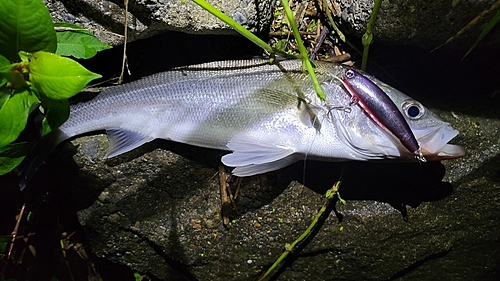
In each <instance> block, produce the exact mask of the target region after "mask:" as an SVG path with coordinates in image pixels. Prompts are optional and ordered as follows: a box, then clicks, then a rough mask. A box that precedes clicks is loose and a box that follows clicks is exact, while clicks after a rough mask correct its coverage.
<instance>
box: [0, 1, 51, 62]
mask: <svg viewBox="0 0 500 281" xmlns="http://www.w3.org/2000/svg"><path fill="white" fill-rule="evenodd" d="M0 26H1V27H2V32H0V53H1V54H2V55H3V56H5V57H6V58H7V59H9V60H10V61H18V60H19V56H18V53H19V51H27V52H36V51H47V52H55V51H56V48H57V38H56V32H55V30H54V24H53V23H52V18H51V17H50V14H49V11H48V10H47V8H46V7H45V4H44V3H43V2H42V1H41V0H1V1H0Z"/></svg>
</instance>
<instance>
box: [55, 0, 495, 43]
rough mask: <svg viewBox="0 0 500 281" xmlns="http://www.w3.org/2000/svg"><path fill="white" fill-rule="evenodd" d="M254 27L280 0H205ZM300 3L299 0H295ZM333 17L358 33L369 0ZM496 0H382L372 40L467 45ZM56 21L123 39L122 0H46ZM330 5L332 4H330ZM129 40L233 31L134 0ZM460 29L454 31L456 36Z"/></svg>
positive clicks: (341, 4)
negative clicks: (170, 32)
mask: <svg viewBox="0 0 500 281" xmlns="http://www.w3.org/2000/svg"><path fill="white" fill-rule="evenodd" d="M209 2H210V3H211V4H212V5H213V6H215V7H216V8H218V9H219V10H221V11H223V12H224V13H225V14H226V15H228V16H229V17H231V18H233V19H234V20H235V21H237V22H238V23H240V24H242V25H243V26H245V27H246V28H248V29H249V30H251V31H252V32H266V28H267V27H268V26H269V25H270V22H271V20H272V17H273V12H274V10H275V7H276V5H277V3H278V2H279V1H275V0H269V1H267V0H266V1H249V0H241V1H236V0H235V1H218V0H216V1H209ZM299 2H300V1H299ZM332 2H333V3H335V4H334V5H335V7H336V12H335V13H336V14H337V15H338V18H336V20H337V21H338V23H340V26H341V29H342V31H343V32H345V33H346V34H348V35H350V36H353V37H356V38H358V39H357V40H359V38H361V36H362V35H363V33H364V32H365V30H366V26H367V24H368V21H369V18H370V14H371V11H372V8H373V3H374V1H373V0H361V1H353V0H335V1H332ZM495 2H496V1H494V0H489V1H475V0H455V1H427V0H418V1H382V5H381V8H380V12H379V14H378V18H377V22H376V25H375V29H374V36H375V37H374V39H375V40H376V41H377V42H383V43H385V44H390V45H394V46H399V45H409V46H414V47H421V48H429V49H434V48H436V47H438V46H439V45H441V44H443V43H444V42H445V41H446V40H448V39H450V38H452V37H454V38H453V40H452V41H451V42H450V43H449V44H447V46H446V47H447V48H450V47H451V48H455V49H462V50H463V49H465V50H466V49H468V48H469V47H470V46H471V44H472V42H474V41H475V40H476V39H477V37H478V36H479V34H480V33H481V31H482V28H483V27H484V26H485V25H486V24H487V23H488V21H490V20H491V19H492V18H493V16H494V14H495V13H496V10H498V3H496V4H495ZM46 4H47V6H48V8H49V10H50V12H51V15H52V17H53V18H54V21H56V22H69V23H74V24H78V25H80V26H82V27H84V28H87V29H89V30H92V31H93V32H94V33H95V34H96V36H97V37H99V38H100V39H101V40H103V41H104V42H107V43H109V44H111V45H119V44H122V43H123V38H122V36H121V35H120V34H123V29H124V28H123V26H124V16H123V15H124V13H125V10H124V8H123V2H122V1H107V0H105V1H100V0H99V1H98V0H58V1H46ZM332 7H334V6H332ZM128 12H129V13H128V17H129V18H128V27H129V32H128V36H129V41H131V40H136V39H141V38H142V39H143V38H148V37H151V36H153V35H156V34H159V33H163V32H166V31H181V32H186V33H196V34H218V35H221V34H233V35H234V34H236V33H235V32H234V31H233V30H232V29H231V28H229V27H228V26H227V25H226V24H224V23H223V22H221V21H220V20H219V19H217V18H216V17H215V16H212V15H211V14H209V13H208V12H207V11H205V10H203V9H202V8H200V7H198V6H197V5H196V4H194V2H192V1H177V0H151V1H143V0H133V1H129V8H128ZM458 33H459V34H458ZM457 34H458V35H457ZM498 43H500V30H499V29H498V28H496V29H493V30H492V32H491V34H490V35H489V36H488V37H486V38H485V39H484V40H483V42H482V45H490V46H493V45H497V44H498Z"/></svg>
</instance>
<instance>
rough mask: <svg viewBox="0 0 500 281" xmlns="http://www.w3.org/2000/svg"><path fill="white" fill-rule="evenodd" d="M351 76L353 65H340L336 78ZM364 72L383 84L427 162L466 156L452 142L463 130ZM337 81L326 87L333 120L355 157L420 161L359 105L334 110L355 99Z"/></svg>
mask: <svg viewBox="0 0 500 281" xmlns="http://www.w3.org/2000/svg"><path fill="white" fill-rule="evenodd" d="M348 75H350V74H349V68H346V67H340V73H336V77H342V78H341V79H347V78H349V77H348ZM363 75H365V76H366V77H367V78H368V79H370V80H371V81H372V82H374V83H375V84H376V85H377V86H378V87H380V89H382V90H383V91H384V92H385V93H386V94H387V96H388V97H389V98H390V99H391V100H392V102H393V103H394V104H395V105H396V107H397V108H398V109H399V111H400V112H401V114H402V115H403V117H404V118H405V120H406V122H407V123H408V125H409V127H410V129H411V131H412V132H413V135H414V136H415V138H416V139H417V142H418V144H419V145H420V148H421V152H422V154H423V156H424V157H425V159H426V160H427V161H440V160H445V159H454V158H460V157H463V156H465V153H466V151H465V149H464V148H463V147H461V146H458V145H453V144H450V143H449V142H450V141H451V140H452V139H453V138H455V137H456V136H457V135H458V133H459V132H458V131H457V130H455V129H454V128H453V127H452V126H451V124H450V123H448V122H445V121H443V120H442V119H441V118H439V117H438V116H437V115H436V114H434V113H433V112H431V111H430V110H429V109H428V108H426V107H425V106H424V105H423V104H422V103H420V102H419V101H417V100H415V99H413V98H411V97H409V96H407V95H405V94H404V93H402V92H400V91H399V90H397V89H395V88H393V87H391V86H389V85H387V84H385V83H384V82H381V81H380V80H378V79H376V78H374V77H373V76H370V75H368V74H364V73H363ZM333 80H336V83H335V84H336V85H335V86H332V87H328V86H327V87H326V90H329V92H330V93H333V94H332V96H330V97H327V99H328V98H329V99H330V101H331V102H330V105H329V106H327V107H328V108H329V109H328V112H329V115H330V120H331V123H333V124H334V126H335V128H336V131H337V132H340V133H339V134H338V136H339V139H340V140H341V141H342V142H343V143H344V144H345V145H346V146H347V147H349V148H350V150H351V151H352V154H353V155H354V156H353V157H352V158H353V159H359V160H361V159H362V160H376V159H400V160H403V161H417V160H416V159H415V154H414V153H412V152H410V151H408V149H406V148H405V147H404V146H403V145H402V144H401V142H400V141H399V140H398V139H397V138H396V137H395V136H394V135H393V134H391V133H390V132H388V131H387V130H385V129H384V128H382V127H381V126H380V125H379V124H376V123H375V122H373V120H371V119H370V118H369V117H368V116H367V114H366V112H364V111H363V110H362V109H361V108H360V107H359V106H357V105H352V106H350V107H349V108H348V109H349V110H347V111H346V110H345V109H341V110H336V109H334V110H332V108H338V106H337V107H336V106H332V104H339V103H340V104H346V103H349V99H351V98H350V95H348V94H347V91H346V90H345V88H344V86H343V85H342V83H341V82H340V81H339V80H340V79H333ZM337 82H338V83H337ZM331 85H334V83H332V84H331ZM339 88H341V89H342V90H339ZM327 102H328V101H327ZM351 104H352V101H351Z"/></svg>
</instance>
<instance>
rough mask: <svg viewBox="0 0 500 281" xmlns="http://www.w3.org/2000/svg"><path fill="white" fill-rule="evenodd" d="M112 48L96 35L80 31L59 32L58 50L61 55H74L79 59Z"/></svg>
mask: <svg viewBox="0 0 500 281" xmlns="http://www.w3.org/2000/svg"><path fill="white" fill-rule="evenodd" d="M109 48H111V46H109V45H108V44H104V43H102V42H101V41H99V39H97V38H96V37H95V36H94V35H91V34H87V33H83V32H80V31H63V32H57V52H56V54H58V55H61V56H73V57H75V58H78V59H88V58H91V57H93V56H95V55H96V54H97V52H99V51H102V50H106V49H109Z"/></svg>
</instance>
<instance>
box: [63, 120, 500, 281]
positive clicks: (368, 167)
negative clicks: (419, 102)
mask: <svg viewBox="0 0 500 281" xmlns="http://www.w3.org/2000/svg"><path fill="white" fill-rule="evenodd" d="M440 115H441V116H442V117H443V118H445V119H447V120H449V121H450V122H452V124H453V125H454V126H455V127H458V129H459V130H461V132H462V136H461V138H460V139H459V140H458V143H459V144H465V145H466V146H467V148H468V152H469V155H470V156H468V157H466V158H464V159H461V160H453V161H447V162H445V163H443V164H440V163H426V164H423V165H419V164H373V163H350V164H348V165H347V166H346V168H345V169H346V170H345V174H344V181H343V183H342V186H341V188H340V194H341V195H342V197H343V198H344V199H346V200H347V204H346V205H342V204H340V203H337V205H336V210H335V212H332V213H331V214H330V216H329V218H328V219H327V220H326V221H325V223H324V224H323V226H322V228H321V230H320V231H319V232H318V233H317V234H316V235H315V236H314V238H313V239H312V240H311V241H309V242H308V245H307V246H306V247H305V248H304V249H302V251H300V252H297V253H296V255H294V257H293V259H291V260H290V261H289V264H288V265H287V266H286V267H285V268H284V269H283V270H282V272H281V274H280V275H279V277H278V280H329V279H346V280H387V279H390V280H423V279H425V280H437V279H444V280H483V278H487V276H488V274H490V273H491V272H492V271H493V270H494V268H495V267H497V266H498V264H497V263H498V260H497V259H495V258H494V257H498V256H499V249H500V239H499V237H498V235H497V234H498V232H499V226H498V223H497V222H496V218H498V216H499V215H500V210H499V209H498V207H497V206H498V205H499V203H500V182H499V181H498V175H499V170H498V167H499V166H498V164H499V163H498V162H499V160H500V156H499V153H500V147H499V145H498V144H497V140H498V137H499V134H500V132H499V130H498V128H500V121H499V120H498V118H496V119H492V118H491V119H490V118H488V119H484V118H481V117H475V116H468V115H466V114H461V113H453V115H452V114H451V113H446V112H441V114H440ZM471 124H476V125H475V127H472V128H471V126H470V125H471ZM469 140H471V141H469ZM73 145H76V147H77V149H76V154H75V157H74V159H75V162H76V163H77V165H78V167H79V170H80V172H79V173H78V174H76V175H75V176H76V177H77V178H76V179H75V180H74V182H78V183H79V184H78V186H79V188H77V189H75V188H73V189H72V190H73V192H74V195H75V196H74V198H78V199H79V201H80V202H81V198H89V202H90V201H92V200H93V199H94V200H95V202H94V203H93V204H92V205H91V206H90V207H89V208H86V209H83V210H81V211H80V212H79V213H78V216H79V220H80V222H81V223H82V225H83V226H84V228H85V229H86V232H87V233H88V234H89V237H90V240H91V242H92V248H93V251H94V253H95V254H96V255H97V256H98V257H104V258H106V259H109V260H111V261H114V262H117V263H121V264H125V265H127V266H129V267H131V268H133V269H134V270H137V271H140V272H146V273H149V274H152V275H154V276H156V277H158V278H161V279H164V280H226V279H229V280H254V279H255V278H257V277H258V276H259V275H260V274H261V273H263V272H264V271H265V270H266V269H267V268H268V267H269V266H270V265H271V264H272V262H273V261H274V260H275V259H276V258H277V257H278V256H279V255H280V254H281V252H282V251H283V250H284V246H285V244H286V243H291V242H292V241H293V240H294V239H295V238H297V237H298V236H299V235H300V234H301V233H302V232H303V231H304V230H305V229H306V228H307V226H308V225H309V223H310V221H311V220H312V217H313V216H314V214H315V213H316V211H317V209H318V208H319V207H320V206H321V205H322V203H323V201H324V198H323V196H322V194H324V192H325V191H326V189H328V188H329V187H330V186H331V185H332V184H333V183H334V182H335V180H336V179H337V178H338V177H339V175H340V171H341V170H342V168H343V166H344V165H343V164H338V163H337V164H336V163H316V162H312V161H308V162H306V169H305V170H304V169H303V165H304V164H303V163H302V162H301V163H298V164H295V165H293V166H291V167H289V168H287V169H285V170H283V171H279V172H275V173H270V174H268V175H267V182H266V181H262V179H261V178H259V177H251V178H248V179H244V181H243V184H242V186H241V188H240V191H239V192H240V195H239V198H238V199H237V206H238V210H239V212H240V214H235V215H234V216H233V219H234V220H233V221H232V223H231V227H230V228H229V229H225V228H224V227H223V226H222V222H221V217H220V199H219V187H218V177H217V176H216V172H217V170H216V166H217V163H218V162H217V158H218V157H219V156H220V153H219V152H214V151H211V150H205V149H198V148H192V147H189V146H184V145H178V144H172V143H169V142H165V141H155V142H153V143H152V144H149V145H147V146H146V147H143V148H141V149H139V150H137V151H133V152H131V153H129V154H126V155H124V156H120V157H117V158H116V159H110V160H106V161H103V160H102V157H103V156H104V154H105V151H106V147H107V141H106V137H104V136H102V135H101V136H91V137H83V138H79V139H77V140H75V141H73ZM171 151H174V152H171ZM175 152H177V153H178V154H177V153H175ZM181 155H182V156H181ZM304 171H305V183H306V186H304V185H302V184H301V183H299V182H298V181H301V182H302V181H303V175H304ZM296 180H298V181H296ZM405 220H407V221H405ZM484 280H487V279H484Z"/></svg>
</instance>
